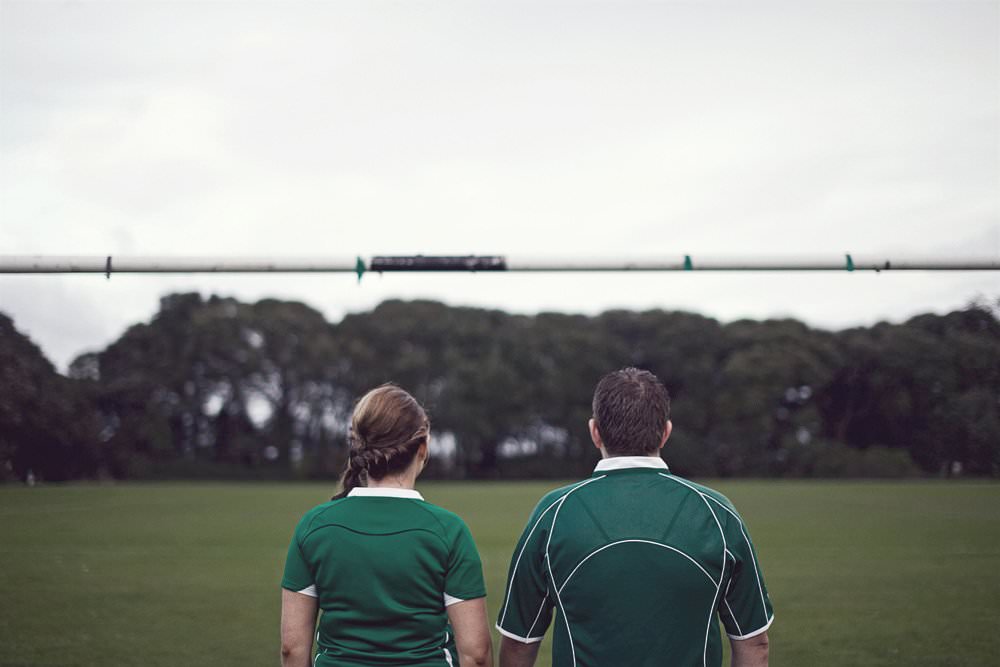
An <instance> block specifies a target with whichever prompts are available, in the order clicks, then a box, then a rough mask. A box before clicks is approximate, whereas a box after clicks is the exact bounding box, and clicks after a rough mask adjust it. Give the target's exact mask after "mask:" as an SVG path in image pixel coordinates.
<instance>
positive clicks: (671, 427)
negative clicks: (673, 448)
mask: <svg viewBox="0 0 1000 667" xmlns="http://www.w3.org/2000/svg"><path fill="white" fill-rule="evenodd" d="M673 430H674V423H673V422H672V421H670V420H669V419H668V420H667V425H666V427H665V428H664V429H663V440H661V441H660V449H663V445H665V444H667V440H668V439H669V438H670V433H671V432H672V431H673Z"/></svg>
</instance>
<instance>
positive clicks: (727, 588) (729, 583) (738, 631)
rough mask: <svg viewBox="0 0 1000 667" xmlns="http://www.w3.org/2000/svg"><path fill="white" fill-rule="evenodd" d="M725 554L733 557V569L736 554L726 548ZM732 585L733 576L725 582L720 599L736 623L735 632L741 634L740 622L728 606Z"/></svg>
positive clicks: (734, 567)
mask: <svg viewBox="0 0 1000 667" xmlns="http://www.w3.org/2000/svg"><path fill="white" fill-rule="evenodd" d="M726 554H728V555H729V557H730V558H732V559H733V569H734V570H735V569H736V556H734V555H733V552H731V551H730V550H729V549H726ZM732 585H733V578H732V577H729V581H727V582H726V592H725V593H723V594H722V601H723V602H725V603H726V609H728V610H729V615H730V616H731V617H732V619H733V623H735V624H736V632H737V634H740V635H742V634H743V630H741V629H740V622H739V621H738V620H736V614H734V613H733V608H732V607H730V606H729V587H730V586H732ZM726 634H727V635H728V634H729V633H728V632H727V633H726Z"/></svg>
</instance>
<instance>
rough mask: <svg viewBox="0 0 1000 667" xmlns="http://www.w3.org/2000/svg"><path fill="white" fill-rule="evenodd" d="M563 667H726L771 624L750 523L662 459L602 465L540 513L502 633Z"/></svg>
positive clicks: (518, 567) (514, 564) (549, 498)
mask: <svg viewBox="0 0 1000 667" xmlns="http://www.w3.org/2000/svg"><path fill="white" fill-rule="evenodd" d="M555 609H558V611H559V614H558V616H559V618H558V620H557V621H556V629H555V637H554V640H553V651H552V658H553V659H552V664H553V665H554V667H577V666H579V667H625V666H627V667H639V666H646V665H649V666H653V665H656V666H660V665H702V666H704V667H708V666H710V665H716V666H717V665H721V664H722V639H721V636H720V633H719V629H718V623H719V619H720V618H721V619H722V623H723V625H724V626H725V628H726V632H727V634H728V635H729V636H730V637H732V638H734V639H748V638H750V637H753V636H754V635H757V634H760V633H762V632H764V631H765V630H767V628H768V627H769V626H770V625H771V622H772V621H773V620H774V614H773V612H772V609H771V602H770V600H769V599H768V595H767V589H766V588H765V587H764V577H763V574H762V573H761V570H760V567H759V565H758V563H757V555H756V553H755V551H754V548H753V544H751V542H750V536H749V533H748V532H747V529H746V526H745V525H744V523H743V520H742V519H741V518H740V516H739V514H737V512H736V509H735V508H734V507H733V505H732V503H730V502H729V500H728V499H726V497H725V496H723V495H722V494H720V493H718V492H716V491H713V490H711V489H708V488H706V487H703V486H699V485H697V484H694V483H692V482H689V481H687V480H685V479H682V478H680V477H676V476H674V475H672V474H670V471H669V470H668V469H667V466H666V464H665V463H664V462H663V460H662V459H661V458H659V457H650V456H621V457H612V458H607V459H603V460H602V461H601V462H600V463H598V464H597V468H596V469H595V471H594V475H593V476H592V477H591V478H590V479H587V480H584V481H582V482H579V483H577V484H573V485H570V486H566V487H563V488H561V489H556V490H555V491H552V492H551V493H549V494H548V495H546V496H545V497H544V498H542V500H541V502H540V503H539V504H538V506H537V507H536V508H535V511H534V512H533V513H532V515H531V518H530V519H529V520H528V525H527V526H526V527H525V530H524V533H523V534H522V536H521V539H520V540H519V541H518V544H517V547H516V548H515V550H514V555H513V558H512V560H511V566H510V572H509V575H508V579H507V594H506V596H505V598H504V602H503V606H502V607H501V610H500V616H499V620H498V622H497V629H498V630H499V631H500V632H501V633H502V634H504V635H506V636H508V637H511V638H513V639H516V640H518V641H521V642H528V643H530V642H538V641H541V640H542V636H543V635H544V634H545V631H546V629H547V628H548V627H549V624H550V622H551V620H552V615H553V611H554V610H555Z"/></svg>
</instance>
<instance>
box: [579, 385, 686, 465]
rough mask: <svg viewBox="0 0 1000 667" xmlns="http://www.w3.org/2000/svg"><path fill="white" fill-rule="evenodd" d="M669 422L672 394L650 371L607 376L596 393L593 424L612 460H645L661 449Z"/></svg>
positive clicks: (598, 386)
mask: <svg viewBox="0 0 1000 667" xmlns="http://www.w3.org/2000/svg"><path fill="white" fill-rule="evenodd" d="M668 419H670V394H668V393H667V388H666V387H664V386H663V383H662V382H660V380H659V378H657V377H656V376H655V375H653V374H652V373H650V372H649V371H644V370H640V369H638V368H631V367H630V368H623V369H621V370H619V371H614V372H611V373H608V374H607V375H605V376H604V377H602V378H601V381H600V382H598V383H597V388H596V389H595V390H594V421H595V422H596V423H597V431H598V433H600V435H601V440H602V441H603V442H604V448H605V449H606V450H607V452H608V454H611V455H613V456H643V455H647V454H653V453H655V452H656V451H657V450H658V449H659V448H660V442H661V441H662V439H663V431H664V430H665V429H666V428H667V420H668Z"/></svg>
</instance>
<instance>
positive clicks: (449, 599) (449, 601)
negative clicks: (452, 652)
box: [444, 593, 465, 641]
mask: <svg viewBox="0 0 1000 667" xmlns="http://www.w3.org/2000/svg"><path fill="white" fill-rule="evenodd" d="M458 602H465V600H463V599H462V598H457V597H454V596H452V595H448V594H447V593H444V606H445V607H450V606H451V605H453V604H456V603H458ZM445 641H448V640H447V639H446V640H445Z"/></svg>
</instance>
